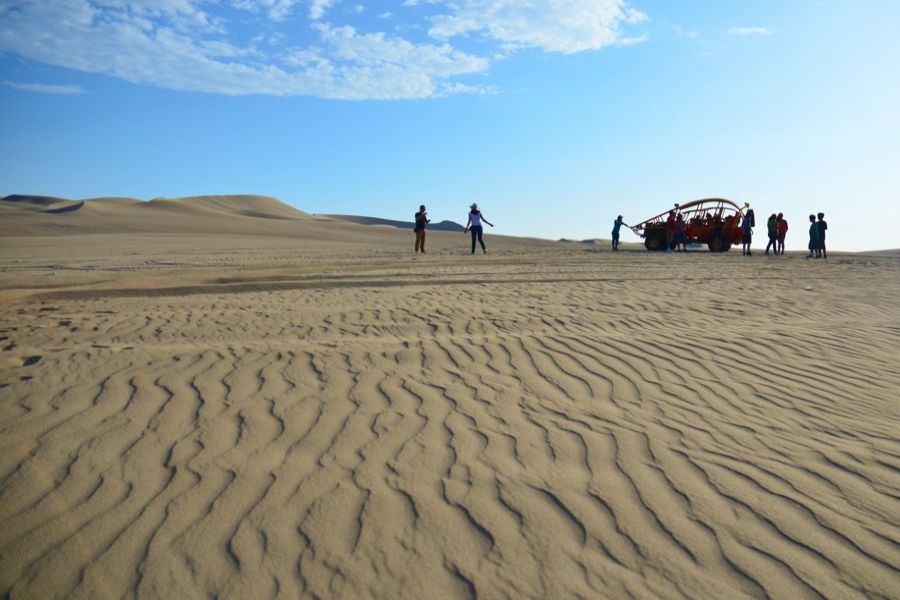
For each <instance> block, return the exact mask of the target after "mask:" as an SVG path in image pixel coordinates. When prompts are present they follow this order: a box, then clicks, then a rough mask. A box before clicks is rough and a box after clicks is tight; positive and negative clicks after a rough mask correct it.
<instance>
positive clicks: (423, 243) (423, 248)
mask: <svg viewBox="0 0 900 600" xmlns="http://www.w3.org/2000/svg"><path fill="white" fill-rule="evenodd" d="M420 248H421V250H422V254H425V230H424V229H423V230H422V243H421V244H420Z"/></svg>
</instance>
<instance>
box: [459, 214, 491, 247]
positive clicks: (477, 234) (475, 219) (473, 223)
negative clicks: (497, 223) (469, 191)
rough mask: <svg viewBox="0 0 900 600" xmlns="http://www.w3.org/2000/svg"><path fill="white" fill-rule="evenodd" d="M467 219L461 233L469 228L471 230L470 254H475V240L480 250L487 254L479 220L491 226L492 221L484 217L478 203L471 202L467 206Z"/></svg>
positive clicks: (482, 229)
mask: <svg viewBox="0 0 900 600" xmlns="http://www.w3.org/2000/svg"><path fill="white" fill-rule="evenodd" d="M469 209H470V210H469V220H468V221H467V222H466V228H465V229H464V230H463V235H465V233H466V232H467V231H469V230H470V229H471V230H472V254H475V240H476V239H477V240H478V243H479V244H481V249H482V251H483V252H484V253H485V254H487V248H485V247H484V227H482V226H481V222H482V221H484V222H485V223H487V224H488V225H490V226H491V227H493V226H494V224H493V223H491V222H490V221H488V220H487V219H485V218H484V215H483V214H481V211H480V210H478V205H477V204H473V205H472V206H470V207H469Z"/></svg>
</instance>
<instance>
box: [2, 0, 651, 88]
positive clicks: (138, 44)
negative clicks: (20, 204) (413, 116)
mask: <svg viewBox="0 0 900 600" xmlns="http://www.w3.org/2000/svg"><path fill="white" fill-rule="evenodd" d="M339 2H340V0H217V1H215V2H212V1H209V0H65V1H59V2H36V1H33V0H6V1H5V2H2V3H0V51H4V52H10V53H14V54H18V55H21V56H24V57H27V58H30V59H32V60H35V61H39V62H43V63H47V64H52V65H57V66H62V67H67V68H70V69H76V70H80V71H85V72H90V73H101V74H105V75H110V76H113V77H117V78H120V79H124V80H126V81H130V82H134V83H141V84H150V85H154V86H158V87H164V88H170V89H176V90H191V91H202V92H210V93H219V94H230V95H238V94H270V95H277V96H293V95H310V96H319V97H323V98H340V99H399V98H427V97H438V96H443V95H447V94H454V93H493V92H495V91H496V89H495V88H494V87H493V86H491V85H490V83H489V82H487V83H485V82H484V81H480V82H474V83H473V82H472V81H466V80H465V78H466V77H470V76H472V75H475V74H484V73H486V72H487V71H488V70H489V69H490V65H491V63H492V62H493V61H494V60H496V59H495V57H496V56H498V55H499V56H509V54H510V53H515V52H516V51H517V50H519V49H523V48H538V49H541V50H544V51H547V52H560V53H565V54H571V53H575V52H582V51H586V50H597V49H600V48H603V47H606V46H613V45H630V44H634V43H638V42H641V41H643V40H644V39H645V37H644V36H642V35H627V34H626V33H625V30H626V29H627V28H629V27H631V26H633V25H636V24H638V23H641V22H642V21H644V20H646V19H647V17H646V16H645V15H644V14H643V13H640V12H638V11H635V10H633V9H631V8H630V7H628V6H627V5H626V3H625V0H531V1H530V2H521V1H518V0H452V1H449V0H418V1H417V0H407V2H405V3H404V4H403V5H402V6H401V7H399V9H400V10H402V12H403V13H404V14H398V13H396V12H395V13H393V14H392V15H391V16H392V18H391V20H392V21H393V20H396V22H397V23H398V25H397V27H396V28H394V29H393V31H392V32H387V31H363V30H360V29H357V28H356V27H351V26H349V25H346V24H341V23H340V17H342V16H343V17H344V18H352V15H354V14H359V12H361V11H363V10H365V6H364V5H363V4H359V3H357V4H350V3H347V4H346V7H345V8H346V10H343V11H337V10H334V8H335V6H336V5H337V4H338V3H339ZM423 4H428V5H429V7H428V9H427V10H424V12H423V9H422V7H421V6H420V5H423ZM226 7H227V8H228V9H229V10H225V8H226ZM234 10H237V11H240V12H241V13H242V15H241V16H239V17H235V13H234ZM395 10H398V9H395ZM426 13H427V14H426ZM375 14H377V13H375ZM389 14H391V13H387V14H386V13H382V15H381V16H383V17H386V16H388V15H389ZM248 19H249V20H250V21H251V22H253V21H254V20H255V22H256V24H255V27H256V28H257V29H258V31H250V32H249V33H250V34H251V35H247V33H248V31H247V21H248ZM380 21H382V22H384V19H381V20H380ZM376 22H378V21H376ZM357 27H358V25H357ZM426 30H427V31H428V32H429V33H428V36H427V37H423V32H424V31H426ZM402 31H407V32H409V33H408V34H406V33H400V32H402ZM254 33H255V34H256V35H253V34H254ZM638 33H640V32H638ZM413 34H415V35H416V36H417V37H415V38H412V37H410V38H409V39H407V37H404V36H407V35H413ZM472 37H477V38H478V43H477V44H474V45H473V44H471V43H468V42H466V47H467V48H472V47H475V48H478V51H477V52H475V53H473V52H474V51H473V50H471V49H467V50H466V51H463V50H461V49H460V46H459V45H457V44H460V45H461V42H462V40H463V39H464V38H472ZM248 40H249V41H248ZM301 40H302V41H301ZM7 85H9V84H7ZM23 85H38V84H23ZM50 87H51V88H53V87H59V88H60V89H57V90H56V91H55V92H54V91H50V89H44V90H38V89H33V90H32V91H45V92H49V93H77V92H76V90H74V89H73V90H68V89H67V88H68V86H50ZM21 89H25V88H21ZM64 89H65V90H67V91H63V90H64Z"/></svg>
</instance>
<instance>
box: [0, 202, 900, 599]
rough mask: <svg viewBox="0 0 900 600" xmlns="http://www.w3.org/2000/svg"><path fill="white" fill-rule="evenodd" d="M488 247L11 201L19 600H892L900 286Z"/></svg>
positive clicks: (896, 550) (8, 570)
mask: <svg viewBox="0 0 900 600" xmlns="http://www.w3.org/2000/svg"><path fill="white" fill-rule="evenodd" d="M413 208H415V207H413ZM463 216H464V211H463ZM451 217H452V215H451ZM491 217H492V219H497V216H496V215H491ZM498 220H499V219H498ZM598 229H601V230H605V229H606V227H605V226H604V227H602V228H599V227H598ZM486 234H487V235H486V236H485V237H486V242H487V243H488V247H489V250H490V254H488V255H486V256H485V255H481V254H479V255H477V256H474V257H473V256H469V255H468V238H467V237H464V236H463V235H461V234H458V233H440V232H433V233H430V234H429V238H428V248H429V254H427V255H425V256H413V254H412V245H413V234H412V232H411V231H405V230H400V229H393V228H389V227H383V226H378V227H372V226H365V225H358V224H354V223H348V222H341V221H338V220H334V219H329V218H326V217H315V216H312V215H308V214H305V213H302V212H299V211H295V210H294V209H291V208H289V207H287V206H285V205H283V204H280V203H279V202H277V201H275V200H272V199H267V198H258V197H239V198H233V197H209V198H194V199H187V200H159V201H156V203H138V202H135V201H133V200H129V199H107V200H92V201H88V202H84V203H79V202H69V201H62V200H58V199H52V198H50V199H40V198H21V199H18V200H16V201H4V202H0V271H2V280H0V482H2V483H0V594H2V595H3V596H4V597H10V598H51V597H65V598H119V597H126V598H136V597H141V598H204V597H220V598H268V597H283V598H297V597H308V598H474V597H481V598H569V597H584V598H624V597H635V598H714V599H738V598H763V597H775V598H791V599H800V598H821V597H826V598H897V597H898V590H900V369H898V364H900V302H898V300H897V299H898V297H900V258H897V257H892V256H860V255H846V254H845V255H841V254H837V253H832V254H831V257H830V258H829V259H828V260H827V261H806V260H804V259H803V258H802V255H790V254H789V255H788V256H784V257H777V258H776V257H769V258H767V257H763V256H758V257H753V258H752V259H745V258H743V257H741V256H740V254H739V253H735V252H731V253H730V254H728V255H713V254H709V253H706V252H695V253H688V254H686V255H655V254H650V253H647V252H644V251H642V250H637V249H635V250H633V251H626V252H620V253H616V254H614V253H612V252H609V251H607V249H606V247H605V246H601V245H597V246H589V245H582V244H564V243H555V242H548V241H540V240H528V239H517V238H503V237H501V236H494V235H491V234H492V231H490V230H488V231H487V232H486Z"/></svg>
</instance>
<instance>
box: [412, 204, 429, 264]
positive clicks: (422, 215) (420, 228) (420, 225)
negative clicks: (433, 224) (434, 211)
mask: <svg viewBox="0 0 900 600" xmlns="http://www.w3.org/2000/svg"><path fill="white" fill-rule="evenodd" d="M428 223H430V221H429V220H428V214H427V213H426V212H425V205H424V204H423V205H421V206H420V207H419V212H417V213H416V226H415V231H416V254H418V253H419V251H421V252H422V254H425V226H426V225H428Z"/></svg>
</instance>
